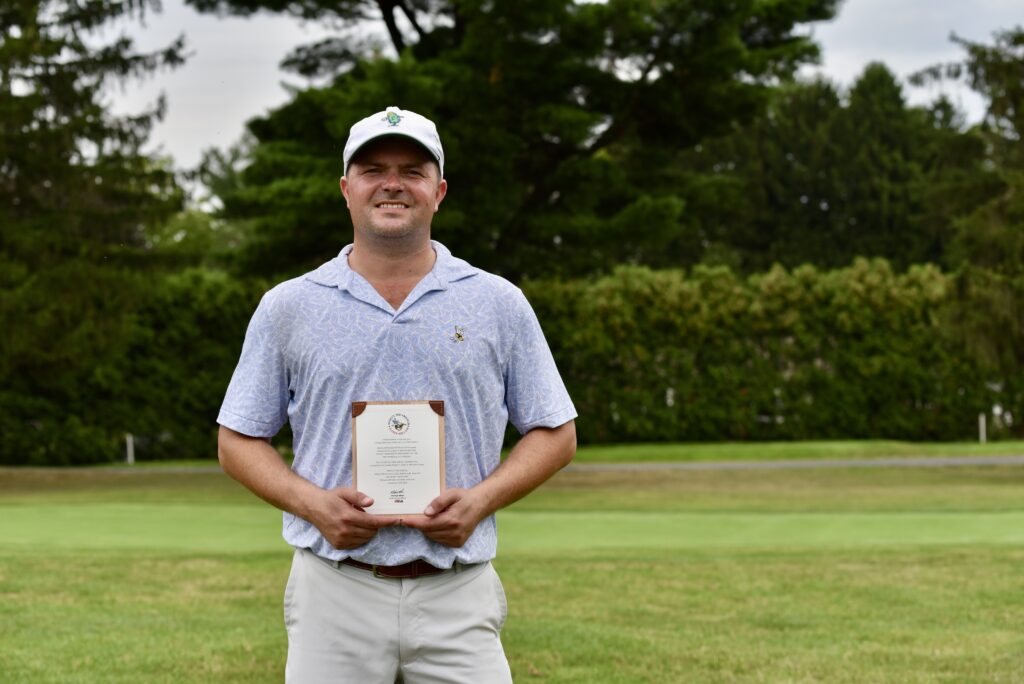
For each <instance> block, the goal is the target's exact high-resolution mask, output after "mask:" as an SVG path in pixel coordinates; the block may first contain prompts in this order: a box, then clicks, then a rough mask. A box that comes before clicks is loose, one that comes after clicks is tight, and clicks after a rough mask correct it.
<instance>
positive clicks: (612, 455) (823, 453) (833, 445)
mask: <svg viewBox="0 0 1024 684" xmlns="http://www.w3.org/2000/svg"><path fill="white" fill-rule="evenodd" d="M1022 454H1024V442H1022V441H1001V442H987V443H985V444H979V443H977V442H898V441H893V440H849V441H839V440H837V441H822V442H716V443H714V444H701V443H691V444H687V443H671V444H610V445H603V444H602V445H588V446H584V447H581V448H580V451H579V453H578V455H577V457H576V458H577V461H578V462H580V463H620V462H621V463H629V462H658V461H664V462H670V461H776V460H800V459H823V458H825V459H837V458H855V459H862V458H885V457H891V456H907V457H913V456H1002V455H1022Z"/></svg>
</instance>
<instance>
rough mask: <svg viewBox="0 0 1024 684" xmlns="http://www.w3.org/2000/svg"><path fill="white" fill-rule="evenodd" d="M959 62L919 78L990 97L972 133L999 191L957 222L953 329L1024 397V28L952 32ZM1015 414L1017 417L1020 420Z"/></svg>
mask: <svg viewBox="0 0 1024 684" xmlns="http://www.w3.org/2000/svg"><path fill="white" fill-rule="evenodd" d="M953 40H954V42H956V43H958V44H959V45H960V46H961V47H963V49H964V50H965V52H966V53H967V54H966V56H965V58H964V59H963V61H960V62H954V63H951V64H943V65H936V66H934V67H931V68H929V69H927V70H925V71H923V72H921V73H920V74H918V75H917V76H916V78H915V80H916V81H917V82H926V81H928V80H931V79H940V78H949V79H961V80H964V81H966V83H967V84H968V85H970V87H971V88H973V89H974V90H976V91H977V92H978V93H980V94H981V95H982V96H984V97H985V99H986V101H987V108H986V112H985V116H984V118H983V120H982V122H981V123H980V124H979V125H978V126H977V128H976V131H975V132H976V133H977V134H978V135H979V136H981V137H982V138H983V139H984V141H985V145H986V150H987V152H988V155H989V165H990V166H991V167H992V168H993V169H995V170H996V172H997V173H998V177H999V183H1000V186H999V192H998V193H996V195H995V196H994V197H993V198H991V200H990V201H989V202H987V203H985V204H983V205H982V206H980V207H978V208H977V210H975V211H974V212H972V213H971V214H969V215H967V216H965V217H962V218H961V219H960V220H959V221H958V222H957V226H956V235H955V238H954V241H953V245H952V247H951V250H950V252H951V263H952V264H953V265H955V266H957V267H958V269H959V270H958V280H957V287H958V293H959V295H960V306H959V307H958V309H957V312H956V315H955V316H954V319H953V321H952V322H953V327H954V329H955V330H956V331H957V332H959V334H960V335H961V336H962V337H963V339H964V341H965V342H966V344H967V346H968V349H969V350H970V351H971V352H972V353H974V354H976V355H979V356H980V357H981V358H983V359H984V360H986V361H987V362H988V364H989V368H990V369H991V370H992V372H993V377H995V378H996V379H997V382H996V383H995V384H997V385H999V386H1003V387H1004V391H1006V392H1016V393H1017V396H1018V397H1019V396H1022V395H1024V382H1022V380H1021V377H1022V371H1024V145H1022V144H1021V143H1022V140H1024V28H1021V27H1017V28H1015V29H1012V30H1008V31H1000V32H997V33H996V34H995V35H994V39H993V41H992V42H991V43H976V42H972V41H968V40H964V39H962V38H958V37H956V36H954V38H953ZM1019 419H1020V417H1019V416H1018V420H1019Z"/></svg>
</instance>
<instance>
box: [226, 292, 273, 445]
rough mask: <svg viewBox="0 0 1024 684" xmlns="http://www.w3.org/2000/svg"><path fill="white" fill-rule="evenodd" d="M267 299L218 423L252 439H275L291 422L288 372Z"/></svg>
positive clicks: (245, 345)
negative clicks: (278, 432)
mask: <svg viewBox="0 0 1024 684" xmlns="http://www.w3.org/2000/svg"><path fill="white" fill-rule="evenodd" d="M271 309H272V306H271V304H270V296H269V295H265V296H264V297H263V300H262V301H261V302H260V305H259V306H258V307H257V309H256V313H254V314H253V317H252V320H250V321H249V328H248V329H247V330H246V332H245V342H244V343H243V344H242V355H241V357H240V358H239V359H238V365H237V366H235V372H234V374H233V375H232V376H231V383H230V384H229V385H228V391H227V394H226V395H225V396H224V403H223V404H221V408H220V414H219V415H218V416H217V422H218V423H220V424H221V425H223V426H224V427H226V428H230V429H232V430H234V431H235V432H240V433H242V434H243V435H248V436H250V437H273V436H274V435H275V434H277V431H278V430H280V429H281V426H283V425H284V424H285V421H287V420H288V372H287V368H286V366H285V363H284V355H283V353H282V350H281V347H280V344H279V342H278V340H279V336H278V335H277V331H276V330H275V328H274V321H273V318H272V315H271Z"/></svg>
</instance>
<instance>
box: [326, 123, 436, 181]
mask: <svg viewBox="0 0 1024 684" xmlns="http://www.w3.org/2000/svg"><path fill="white" fill-rule="evenodd" d="M384 138H405V139H406V140H411V141H412V142H414V143H416V144H417V145H418V146H419V147H420V149H422V150H423V151H424V152H426V153H427V156H428V157H430V159H431V161H433V162H434V163H435V164H437V165H438V166H439V167H440V165H441V160H440V159H438V158H437V156H435V155H434V153H433V152H431V151H430V148H429V147H427V146H426V145H424V144H423V143H422V142H420V140H419V139H418V138H417V137H416V136H412V135H409V134H408V133H399V132H398V131H394V132H388V133H381V134H380V135H375V136H373V137H372V138H370V139H369V140H365V141H363V143H362V144H361V145H360V146H359V147H357V148H356V149H354V150H352V154H351V155H350V156H349V158H348V164H347V165H346V166H345V173H348V167H349V166H352V162H354V161H355V159H356V157H358V156H359V153H360V152H362V151H363V150H364V149H365V148H366V146H367V145H369V144H371V143H375V142H377V141H378V140H383V139H384Z"/></svg>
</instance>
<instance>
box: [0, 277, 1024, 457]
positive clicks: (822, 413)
mask: <svg viewBox="0 0 1024 684" xmlns="http://www.w3.org/2000/svg"><path fill="white" fill-rule="evenodd" d="M975 281H976V282H978V283H981V285H983V284H984V283H983V282H982V281H980V280H978V278H975V279H974V281H972V282H975ZM119 282H121V283H122V285H123V286H124V287H121V288H120V289H118V288H113V287H108V288H107V290H108V291H110V292H119V293H120V294H118V295H117V296H112V297H106V298H103V299H102V301H100V302H97V301H93V300H94V299H96V298H95V297H92V298H90V295H89V292H90V290H89V289H81V290H70V291H69V292H68V296H67V297H66V298H63V299H62V300H61V301H60V302H59V303H54V302H51V303H50V304H51V307H50V308H49V309H47V308H46V307H45V305H46V302H43V301H40V302H37V301H35V300H33V299H32V298H31V297H29V295H30V294H31V291H26V294H25V295H24V296H21V297H19V298H18V299H11V300H10V301H8V302H7V303H6V304H5V305H4V306H3V307H0V310H2V313H3V314H4V316H3V318H4V319H6V320H7V321H8V323H12V324H13V323H15V322H16V321H18V320H20V321H22V322H26V321H27V322H29V323H28V324H27V325H26V326H23V327H21V328H18V327H9V328H8V330H9V331H11V330H13V331H18V335H17V336H15V335H13V334H11V335H9V336H8V341H9V342H10V343H9V344H7V345H6V346H5V348H4V353H5V354H6V357H5V358H3V359H0V360H2V361H3V362H4V364H2V365H0V370H3V371H4V373H5V377H7V379H8V382H7V383H6V385H5V386H3V387H0V409H2V410H0V428H2V430H3V434H4V440H3V442H2V443H3V449H2V450H0V463H8V464H11V463H14V464H38V465H42V464H50V465H63V464H76V463H91V462H97V461H104V460H106V461H112V460H118V459H123V458H124V434H125V433H126V432H131V433H132V434H134V435H136V440H137V441H136V454H137V457H138V458H140V459H160V458H204V457H209V458H211V459H212V458H214V457H215V455H216V424H215V420H216V415H217V409H218V407H219V405H220V402H221V400H222V398H223V394H224V390H225V388H226V386H227V383H228V380H229V379H230V376H231V372H232V370H233V369H234V365H235V363H236V361H237V359H238V353H239V350H240V348H241V344H242V339H243V336H244V333H245V328H246V324H247V323H248V320H249V317H250V316H251V314H252V311H253V310H254V309H255V306H256V304H257V302H258V301H259V298H260V296H261V294H262V293H263V292H264V290H265V289H266V288H267V287H268V285H269V284H268V283H266V282H258V281H248V280H247V281H242V280H238V279H236V278H234V277H232V276H230V275H228V274H227V273H224V272H220V271H213V270H208V269H201V268H194V269H189V270H186V271H183V272H180V273H176V274H173V275H169V276H160V277H154V276H149V277H138V278H136V279H135V280H132V279H131V278H127V276H126V277H125V278H124V279H122V281H119ZM956 283H957V281H956V280H955V279H954V277H953V276H950V275H946V274H943V273H942V272H940V271H939V270H938V269H936V268H934V267H930V266H922V267H915V268H913V269H911V270H910V271H908V272H907V273H904V274H897V273H894V272H893V271H892V269H891V268H890V267H889V266H888V265H887V264H886V263H885V262H884V261H870V262H869V261H864V260H859V261H857V262H855V263H854V265H852V266H851V267H849V268H845V269H841V270H835V271H827V272H822V271H817V270H815V269H814V268H811V267H802V268H798V269H796V270H794V271H787V270H785V269H782V268H775V269H773V270H771V271H769V272H767V273H764V274H760V275H756V276H752V277H750V278H746V279H744V278H740V277H738V276H736V275H734V274H733V273H732V272H730V271H729V270H728V269H725V268H703V267H702V268H696V269H694V270H693V271H692V272H690V273H684V272H682V271H651V270H648V269H645V268H637V267H623V268H619V269H617V270H616V271H615V272H614V273H612V274H611V275H608V276H606V277H602V278H598V279H591V280H573V281H565V282H559V281H543V282H542V281H534V282H527V283H525V284H524V290H525V291H526V293H527V296H528V297H529V298H530V300H531V301H532V302H533V305H534V307H535V309H536V311H537V314H538V316H539V317H540V319H541V322H542V324H543V326H544V329H545V332H546V334H547V337H548V341H549V342H550V344H551V347H552V350H553V352H554V354H555V357H556V360H557V361H558V364H559V368H560V369H561V372H562V375H563V377H564V378H565V380H566V383H567V385H568V386H569V391H570V392H571V394H572V396H573V399H574V401H575V402H576V406H577V409H578V410H579V413H580V419H579V421H578V428H579V434H580V439H581V441H583V442H591V443H594V442H598V443H600V442H630V441H645V442H650V441H698V440H699V441H720V440H767V439H824V438H895V439H904V440H949V439H970V438H973V437H974V436H975V434H976V429H977V428H976V426H977V415H978V413H979V412H982V411H989V410H990V409H991V408H992V407H993V406H994V405H996V404H999V405H1000V406H1001V408H1002V409H1003V414H1002V415H1003V416H1005V415H1006V413H1007V412H1008V413H1009V414H1011V415H1013V416H1017V417H1018V419H1017V421H1016V422H1015V423H1011V424H1010V425H1008V426H1007V425H1003V426H1002V427H1001V426H1000V424H999V423H998V422H996V423H995V424H993V425H992V427H991V434H993V436H999V435H1000V432H1002V433H1012V434H1014V435H1016V436H1021V435H1024V432H1022V430H1021V421H1020V419H1019V417H1020V416H1024V388H1022V386H1024V382H1021V380H1020V378H1017V377H1015V376H1013V374H1012V373H1006V372H1003V373H1000V372H999V371H998V364H996V366H995V367H994V366H993V365H992V363H989V364H988V366H987V370H986V371H983V370H982V369H981V366H980V363H981V362H980V361H977V362H976V361H975V359H976V358H980V357H982V356H984V355H983V354H980V353H978V352H977V351H972V352H971V353H970V354H968V353H966V352H963V351H961V350H962V349H970V348H971V346H970V345H969V344H967V343H965V341H964V340H965V336H964V335H963V334H962V333H963V330H961V328H964V327H965V325H967V324H965V323H964V315H963V312H964V311H965V310H968V311H970V310H971V307H972V302H974V301H975V300H977V302H976V303H977V305H978V307H983V304H984V302H985V301H987V300H986V299H985V298H986V297H989V298H990V295H991V292H988V290H986V289H985V288H984V287H981V285H976V286H975V287H973V288H964V287H956ZM126 287H128V289H125V288H126ZM30 305H31V306H30ZM58 305H59V306H58ZM990 308H991V307H990ZM32 310H34V311H35V312H36V314H37V315H36V316H34V317H32V316H28V313H29V312H30V311H32ZM979 310H982V309H981V308H979ZM75 311H77V312H78V313H74V312H75ZM39 312H49V313H47V315H46V316H40V315H39ZM22 314H24V315H22ZM986 315H987V314H986ZM100 322H102V325H100ZM44 324H46V325H50V326H51V327H52V331H51V332H48V331H49V330H50V329H49V328H46V327H45V326H44ZM954 325H955V327H954ZM971 325H976V324H974V323H972V324H971ZM978 325H980V324H978ZM967 327H970V326H967ZM1008 330H1009V329H1008ZM947 331H949V332H950V334H947ZM1007 335H1008V339H1007V342H1006V345H1007V348H1013V347H1014V345H1015V341H1014V339H1013V338H1015V337H1017V335H1016V334H1015V333H1013V332H1007ZM48 336H49V337H51V338H53V342H52V343H46V342H47V339H48ZM966 339H967V341H968V342H969V341H970V336H967V338H966ZM33 340H35V341H36V342H35V343H34V346H33V344H32V343H31V342H32V341H33ZM956 340H959V341H956ZM993 368H995V370H993ZM286 438H287V436H286V435H285V436H283V437H282V439H286Z"/></svg>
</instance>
